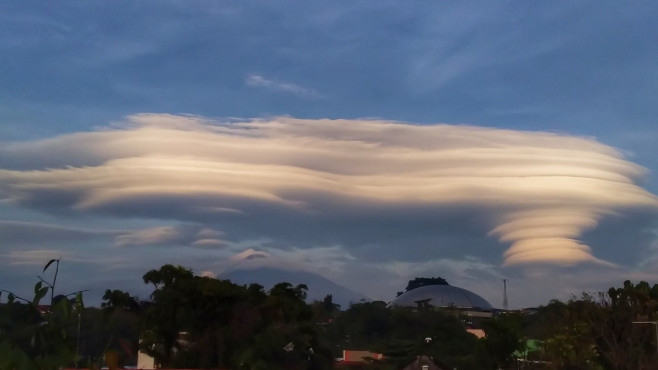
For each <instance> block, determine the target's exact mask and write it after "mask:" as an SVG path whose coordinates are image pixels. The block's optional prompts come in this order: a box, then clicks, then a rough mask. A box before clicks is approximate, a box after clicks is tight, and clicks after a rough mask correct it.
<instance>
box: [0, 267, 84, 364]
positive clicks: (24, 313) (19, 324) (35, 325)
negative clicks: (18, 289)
mask: <svg viewBox="0 0 658 370" xmlns="http://www.w3.org/2000/svg"><path fill="white" fill-rule="evenodd" d="M55 262H56V266H57V270H56V271H55V275H54V277H53V281H52V283H49V282H47V281H45V280H44V279H43V278H41V277H39V279H40V280H41V281H39V282H38V283H36V284H35V286H34V298H33V299H32V300H27V299H24V298H20V297H17V296H16V295H14V294H13V293H11V292H8V291H6V290H1V291H0V294H1V293H2V292H6V293H8V296H7V304H6V305H3V306H1V307H0V338H1V339H0V369H16V370H18V369H21V370H22V369H43V370H46V369H48V370H49V369H58V368H60V367H62V366H65V365H69V364H72V363H73V362H75V361H76V360H77V353H76V339H77V338H75V337H74V336H72V335H71V331H72V330H71V329H72V328H73V327H74V326H75V322H76V320H75V318H76V316H77V315H76V314H77V313H80V312H81V311H82V309H83V303H82V292H77V294H76V297H75V299H74V300H73V302H72V301H69V300H68V299H67V298H66V297H64V296H59V297H56V296H55V295H54V294H53V293H52V291H53V290H54V288H55V282H56V280H57V271H58V270H59V260H51V261H50V262H48V264H47V265H46V266H45V267H44V269H43V271H44V272H45V271H46V270H47V269H48V267H49V266H51V265H52V264H53V263H55ZM44 283H45V284H46V285H47V286H45V287H44V286H43V284H44ZM49 290H50V291H51V300H50V305H49V306H46V307H47V308H45V309H44V308H42V307H41V306H40V305H39V304H40V302H41V299H43V298H44V297H45V296H46V294H47V293H48V291H49ZM19 301H20V302H19Z"/></svg>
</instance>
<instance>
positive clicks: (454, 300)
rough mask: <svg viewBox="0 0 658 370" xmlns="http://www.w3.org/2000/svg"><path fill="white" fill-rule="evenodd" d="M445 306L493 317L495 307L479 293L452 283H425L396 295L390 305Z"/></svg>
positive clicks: (470, 314)
mask: <svg viewBox="0 0 658 370" xmlns="http://www.w3.org/2000/svg"><path fill="white" fill-rule="evenodd" d="M394 306H398V307H411V308H418V309H424V308H444V309H451V310H456V311H458V312H459V313H460V314H463V315H466V316H470V317H491V313H492V311H493V307H492V306H491V304H490V303H489V302H487V300H486V299H484V298H482V297H480V296H479V295H477V294H475V293H473V292H471V291H469V290H466V289H462V288H459V287H456V286H452V285H425V286H421V287H418V288H415V289H412V290H409V291H407V292H405V293H403V294H401V295H400V296H398V297H396V298H395V299H394V300H393V301H391V302H390V303H389V304H388V307H394Z"/></svg>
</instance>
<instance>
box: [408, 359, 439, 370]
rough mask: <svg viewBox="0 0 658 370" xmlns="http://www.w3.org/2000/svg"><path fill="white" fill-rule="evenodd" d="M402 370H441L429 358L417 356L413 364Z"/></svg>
mask: <svg viewBox="0 0 658 370" xmlns="http://www.w3.org/2000/svg"><path fill="white" fill-rule="evenodd" d="M402 370H443V369H441V368H440V367H438V366H436V364H435V363H434V362H433V361H432V359H431V358H430V357H429V356H425V355H423V356H418V357H417V358H416V360H414V362H412V363H410V364H409V365H407V367H405V368H404V369H402Z"/></svg>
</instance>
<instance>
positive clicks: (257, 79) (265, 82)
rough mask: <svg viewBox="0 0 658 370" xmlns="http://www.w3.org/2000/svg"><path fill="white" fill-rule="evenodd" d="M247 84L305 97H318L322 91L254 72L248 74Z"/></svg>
mask: <svg viewBox="0 0 658 370" xmlns="http://www.w3.org/2000/svg"><path fill="white" fill-rule="evenodd" d="M245 84H246V85H247V86H252V87H262V88H266V89H270V90H276V91H283V92H287V93H291V94H294V95H298V96H301V97H304V98H318V97H320V93H318V92H317V91H316V90H313V89H309V88H306V87H302V86H299V85H296V84H294V83H290V82H283V81H277V80H273V79H269V78H266V77H263V76H261V75H256V74H252V75H249V76H247V78H246V79H245Z"/></svg>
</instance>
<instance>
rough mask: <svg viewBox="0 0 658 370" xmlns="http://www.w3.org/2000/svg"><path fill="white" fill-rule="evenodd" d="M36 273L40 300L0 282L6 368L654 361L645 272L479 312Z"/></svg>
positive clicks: (602, 365) (541, 365)
mask: <svg viewBox="0 0 658 370" xmlns="http://www.w3.org/2000/svg"><path fill="white" fill-rule="evenodd" d="M51 263H52V261H51ZM57 263H59V262H57ZM49 265H50V264H49ZM44 270H45V269H44ZM40 280H41V281H40V282H39V283H38V284H37V286H35V295H34V298H33V299H25V298H21V297H16V296H14V295H13V294H9V293H8V292H7V291H3V292H5V293H4V294H6V295H5V296H4V297H6V298H7V299H6V301H7V303H6V304H4V305H0V369H58V368H60V367H62V366H75V365H79V366H81V367H83V366H84V367H91V368H94V367H95V368H100V367H101V366H105V365H109V367H110V368H112V367H117V366H126V365H134V364H135V363H136V362H137V352H138V351H139V350H141V351H143V352H146V353H148V354H149V355H151V356H153V357H154V358H155V359H156V361H157V363H159V364H161V365H162V366H163V367H179V368H183V367H184V368H225V369H319V370H321V369H332V368H334V367H336V361H335V359H336V358H338V357H341V355H342V350H344V349H348V350H369V351H372V352H377V353H383V354H384V356H385V358H384V359H383V360H379V361H372V362H371V363H370V364H368V365H364V366H365V368H369V369H381V370H388V369H402V368H403V367H405V366H406V365H408V364H409V363H411V362H412V361H413V360H414V359H415V358H416V356H418V355H428V356H430V357H432V358H433V359H434V361H435V362H436V364H437V365H439V366H440V367H442V368H445V369H455V368H456V369H460V370H464V369H474V370H475V369H498V368H503V369H521V368H522V369H585V370H587V369H656V368H657V366H656V365H655V364H656V363H657V361H658V357H657V355H656V352H657V351H658V349H657V346H656V337H655V332H654V329H655V328H654V326H653V325H651V324H641V323H633V322H653V321H654V320H656V319H657V317H656V312H657V310H658V286H657V285H654V286H653V287H652V286H650V285H649V284H647V283H645V282H641V283H639V284H637V285H634V284H632V283H630V282H625V283H624V285H623V287H620V288H610V290H609V291H608V292H605V293H601V294H595V295H592V294H583V295H582V296H581V297H578V298H576V297H574V298H573V299H571V300H570V301H568V302H559V301H551V302H549V303H548V304H547V305H545V306H542V307H540V308H538V309H537V310H536V311H532V312H507V313H501V314H499V315H495V316H494V317H492V318H490V319H485V320H482V321H481V322H479V323H478V322H471V321H470V319H469V318H468V317H463V316H461V315H460V311H459V310H422V311H416V310H411V309H406V308H387V307H386V303H385V302H379V301H377V302H360V303H355V304H352V305H351V306H350V307H348V308H346V309H344V310H341V309H340V307H339V306H338V305H336V304H334V303H333V301H332V297H331V295H328V296H326V297H325V299H324V300H322V301H315V302H311V303H307V302H306V301H305V299H306V290H307V288H306V286H304V285H297V286H293V285H291V284H288V283H279V284H277V285H275V286H274V287H273V288H272V289H270V290H269V291H265V290H264V288H263V287H262V286H260V285H258V284H251V285H246V286H245V285H236V284H233V283H231V282H230V281H228V280H218V279H213V278H208V277H200V276H195V275H194V274H193V272H192V271H191V270H189V269H187V268H184V267H181V266H172V265H164V266H162V267H161V268H160V269H157V270H151V271H149V272H147V273H146V274H145V275H144V276H143V280H144V283H146V284H150V285H152V286H153V292H152V294H151V295H150V297H149V299H148V300H143V301H140V300H138V299H136V298H135V297H132V296H131V295H130V294H128V293H127V292H122V291H119V290H107V291H106V292H105V295H104V297H103V301H102V304H101V307H100V308H94V307H84V306H83V304H82V293H80V292H78V293H77V294H75V295H74V296H73V295H71V296H69V297H64V296H59V297H57V296H53V295H52V293H53V288H54V281H55V280H56V279H53V283H52V284H51V283H49V282H48V281H46V280H45V279H43V278H40ZM412 282H414V283H411V282H410V286H412V285H414V284H417V283H418V282H421V283H423V282H424V281H423V280H422V279H421V280H418V279H414V280H413V281H412ZM432 283H436V282H435V281H432ZM421 285H422V284H421ZM48 292H50V293H51V296H50V300H51V302H50V303H51V305H49V307H48V308H44V307H43V306H40V305H39V304H40V303H41V302H40V301H41V300H42V299H44V297H46V296H47V293H48ZM467 326H476V327H480V328H482V329H483V330H484V332H485V333H486V337H485V338H482V339H478V338H477V337H476V336H474V335H472V334H470V333H468V332H467V331H466V328H467Z"/></svg>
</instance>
